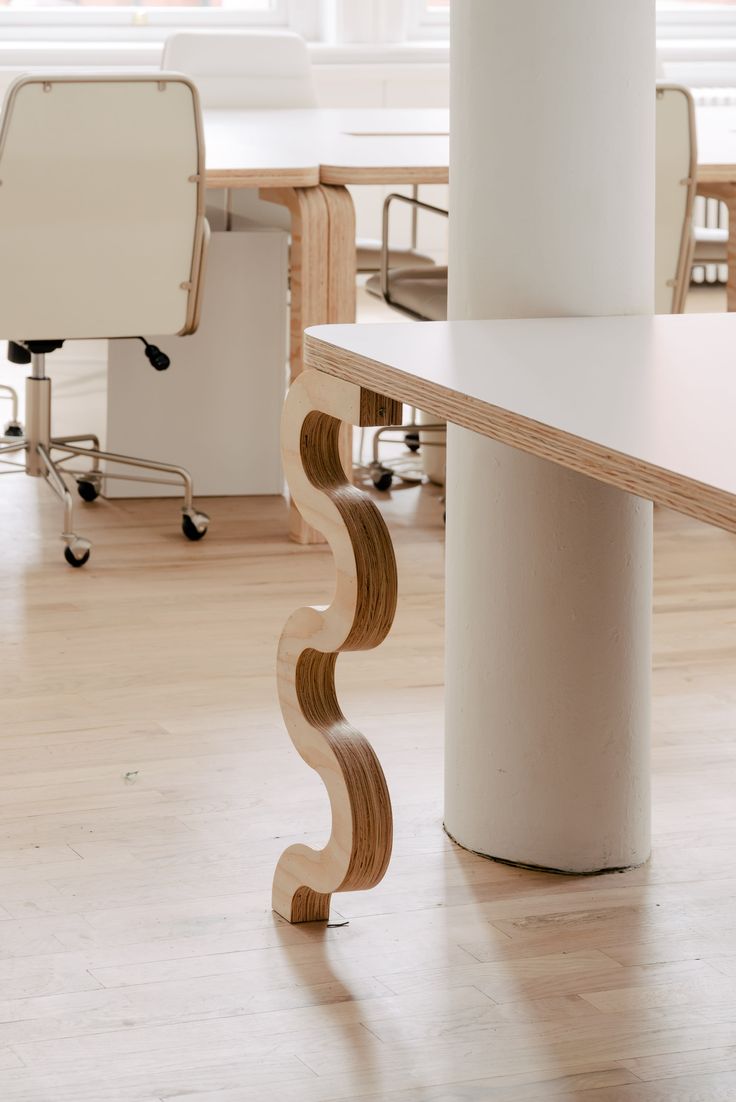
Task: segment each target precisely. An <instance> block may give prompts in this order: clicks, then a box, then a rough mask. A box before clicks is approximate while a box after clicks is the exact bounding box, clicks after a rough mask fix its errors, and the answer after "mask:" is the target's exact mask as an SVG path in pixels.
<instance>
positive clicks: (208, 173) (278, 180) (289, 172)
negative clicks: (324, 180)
mask: <svg viewBox="0 0 736 1102" xmlns="http://www.w3.org/2000/svg"><path fill="white" fill-rule="evenodd" d="M319 182H320V178H319V166H315V167H314V168H309V169H304V168H253V169H244V168H236V169H226V168H225V169H223V168H216V169H205V185H206V186H207V187H208V188H289V187H304V188H307V187H317V186H318V185H319Z"/></svg>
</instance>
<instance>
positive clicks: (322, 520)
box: [273, 371, 398, 922]
mask: <svg viewBox="0 0 736 1102" xmlns="http://www.w3.org/2000/svg"><path fill="white" fill-rule="evenodd" d="M397 416H398V411H397V403H396V402H393V401H391V400H390V399H386V398H382V397H381V396H380V395H377V394H374V393H372V392H371V391H367V390H364V389H362V388H361V387H359V386H356V385H355V384H353V383H348V382H345V381H343V380H341V379H335V378H331V377H329V376H327V375H322V374H321V373H320V372H318V371H306V372H304V373H302V374H301V375H300V376H299V378H298V379H297V380H295V382H294V383H293V384H292V386H291V388H290V390H289V394H288V396H287V399H286V403H285V406H284V414H283V421H282V447H283V456H284V468H285V472H286V477H287V480H288V483H289V487H290V489H291V493H292V496H293V498H294V500H295V501H296V503H297V505H298V507H299V509H300V511H301V513H302V516H303V517H304V518H305V520H306V521H307V522H308V523H309V524H310V525H312V526H313V527H314V528H316V529H318V530H319V531H320V532H323V533H324V535H325V536H326V538H327V540H328V542H329V544H330V547H331V549H332V553H333V555H334V559H335V569H336V574H337V580H336V588H335V597H334V600H333V601H332V604H331V605H330V606H329V608H326V609H325V608H301V609H299V610H298V611H297V612H295V613H294V615H293V616H292V617H291V618H290V619H289V621H288V623H287V624H286V627H285V628H284V632H283V634H282V636H281V642H280V644H279V653H278V684H279V699H280V702H281V709H282V712H283V716H284V721H285V723H286V727H287V729H288V732H289V735H290V737H291V739H292V741H293V743H294V745H295V747H296V749H297V750H298V751H299V753H300V754H301V756H302V758H303V759H304V761H305V762H306V763H307V765H309V766H311V768H312V769H315V770H316V771H317V772H318V773H319V775H320V777H321V778H322V780H323V782H324V784H325V787H326V789H327V793H328V796H329V799H330V805H331V809H332V832H331V834H330V838H329V840H328V842H327V845H326V846H325V847H324V849H321V850H315V849H311V848H309V847H308V846H304V845H294V846H290V847H289V849H287V850H286V851H285V852H284V853H283V854H282V856H281V859H280V860H279V863H278V866H277V868H276V874H275V877H274V884H273V908H274V910H275V911H277V912H278V914H280V915H282V916H283V917H284V918H286V919H287V920H288V921H289V922H310V921H314V920H318V919H321V920H325V919H327V918H328V916H329V910H330V897H331V895H332V893H333V892H338V891H356V890H358V889H363V888H370V887H373V886H374V885H375V884H377V883H378V882H379V881H380V880H381V878H382V876H383V874H384V872H385V871H386V867H387V865H388V860H389V857H390V853H391V842H392V818H391V801H390V798H389V794H388V789H387V787H386V781H385V779H384V776H383V770H382V769H381V766H380V763H379V761H378V758H377V757H376V755H375V753H374V752H373V750H372V748H371V747H370V745H369V743H368V742H367V741H366V739H365V738H364V737H363V736H362V735H361V734H360V733H359V732H358V731H356V730H355V728H353V727H351V726H350V724H349V722H348V721H347V719H346V718H345V717H344V716H343V714H342V711H341V709H340V705H339V703H338V699H337V693H336V690H335V666H336V662H337V656H338V654H339V653H340V651H346V650H368V649H370V648H372V647H375V646H377V645H378V644H379V643H381V642H382V641H383V639H384V638H385V637H386V635H387V634H388V631H389V629H390V627H391V623H392V621H393V617H394V611H395V608H396V562H395V559H394V554H393V547H392V545H391V539H390V536H389V534H388V530H387V528H386V525H385V524H384V522H383V519H382V517H381V514H380V513H379V511H378V509H377V508H376V506H375V505H374V504H373V502H372V501H371V500H370V498H369V497H368V496H367V495H366V494H364V493H363V491H362V490H358V489H357V488H356V487H354V486H352V485H350V483H349V482H348V479H347V477H346V474H345V471H344V469H343V465H342V462H341V458H340V447H339V439H340V426H341V423H342V422H347V423H349V424H352V425H359V426H369V425H384V424H391V423H392V418H396V417H397Z"/></svg>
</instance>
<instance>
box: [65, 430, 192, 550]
mask: <svg viewBox="0 0 736 1102" xmlns="http://www.w3.org/2000/svg"><path fill="white" fill-rule="evenodd" d="M51 447H52V448H54V449H56V450H58V451H62V452H67V453H69V454H70V455H75V456H79V457H80V458H89V459H93V460H95V461H96V462H97V463H98V464H99V461H100V460H101V459H103V460H105V461H106V462H108V463H119V464H121V465H122V466H128V467H140V468H142V469H143V470H148V471H158V472H159V473H163V474H172V475H174V476H175V477H176V478H177V479H179V480H180V482H181V484H182V487H183V490H184V504H183V506H182V510H181V511H182V528H183V530H184V535H185V536H186V537H187V538H188V539H190V540H198V539H201V538H202V536H204V535H205V533H206V532H207V528H208V526H209V522H210V518H209V517H208V516H207V514H206V513H201V512H200V511H199V510H198V509H196V508H195V507H194V487H193V485H192V476H191V475H190V474H189V471H188V470H187V469H186V468H185V467H179V466H177V465H176V464H174V463H159V462H156V461H155V460H152V459H141V458H140V457H138V456H133V455H120V454H118V453H117V452H107V451H101V450H100V449H99V448H79V447H75V446H74V444H72V443H65V442H64V440H63V439H62V438H61V437H54V438H52V440H51ZM98 469H99V468H95V470H98ZM104 477H105V478H119V479H122V480H125V481H133V482H139V481H144V479H142V478H141V477H140V476H135V475H120V474H109V473H107V472H105V475H104ZM151 481H159V480H156V479H153V480H151ZM160 481H163V482H164V485H167V484H172V483H170V482H168V481H164V480H160Z"/></svg>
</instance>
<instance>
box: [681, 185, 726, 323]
mask: <svg viewBox="0 0 736 1102" xmlns="http://www.w3.org/2000/svg"><path fill="white" fill-rule="evenodd" d="M698 194H699V195H705V196H707V197H708V198H711V199H720V201H721V202H722V203H725V204H726V206H727V208H728V253H727V255H728V283H727V285H726V309H727V310H728V311H729V312H733V311H736V181H726V182H724V183H721V184H698ZM688 278H689V273H688Z"/></svg>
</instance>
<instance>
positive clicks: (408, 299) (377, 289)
mask: <svg viewBox="0 0 736 1102" xmlns="http://www.w3.org/2000/svg"><path fill="white" fill-rule="evenodd" d="M388 282H389V295H390V297H391V301H392V303H394V304H395V305H396V306H398V307H402V308H403V309H404V310H410V311H411V312H412V313H413V314H417V315H418V316H419V317H421V318H425V319H426V320H427V321H446V320H447V268H445V267H434V268H400V269H399V270H398V271H389V274H388ZM366 289H367V290H368V291H370V293H371V294H372V295H377V296H378V297H379V298H383V295H382V294H381V280H380V276H378V275H374V276H371V277H370V279H369V280H368V282H367V283H366Z"/></svg>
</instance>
